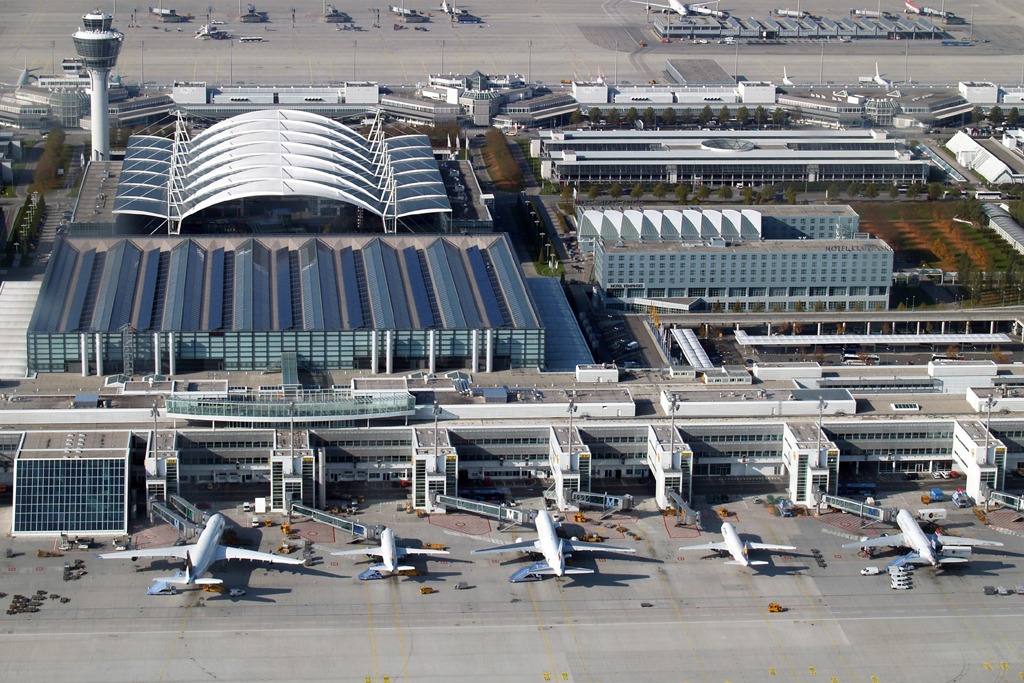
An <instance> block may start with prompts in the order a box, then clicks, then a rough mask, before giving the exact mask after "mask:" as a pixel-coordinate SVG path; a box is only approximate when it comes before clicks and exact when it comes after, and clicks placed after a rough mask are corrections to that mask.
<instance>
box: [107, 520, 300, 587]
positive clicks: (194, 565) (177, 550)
mask: <svg viewBox="0 0 1024 683" xmlns="http://www.w3.org/2000/svg"><path fill="white" fill-rule="evenodd" d="M226 525H227V520H225V519H224V515H222V514H220V513H217V514H215V515H213V516H212V517H210V519H209V521H208V522H207V523H206V528H205V529H203V533H201V534H199V540H198V541H196V543H195V545H176V546H172V547H170V548H136V549H135V550H122V551H118V552H113V553H100V554H99V557H101V558H103V559H104V560H117V559H123V558H127V557H130V558H131V559H133V560H136V559H138V558H140V557H177V558H180V559H183V560H185V571H183V572H178V573H177V574H175V575H174V576H165V577H162V578H158V579H154V580H153V585H152V586H150V588H149V591H148V592H149V594H150V595H155V594H156V592H158V591H159V590H160V589H161V588H166V587H167V585H168V584H179V585H181V584H184V585H191V584H199V585H202V584H214V583H224V582H223V581H222V580H221V579H214V578H207V577H204V576H203V575H204V574H206V572H208V571H209V570H210V566H211V565H212V564H213V563H214V562H219V561H220V560H254V561H257V562H273V563H275V564H292V565H297V564H302V560H299V559H294V558H291V557H283V556H281V555H272V554H270V553H260V552H256V551H255V550H243V549H241V548H231V547H229V546H226V545H221V543H220V539H221V536H223V535H224V527H225V526H226Z"/></svg>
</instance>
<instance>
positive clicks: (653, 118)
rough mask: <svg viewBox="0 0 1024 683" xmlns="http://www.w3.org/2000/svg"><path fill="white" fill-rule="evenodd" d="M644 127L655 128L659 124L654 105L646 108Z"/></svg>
mask: <svg viewBox="0 0 1024 683" xmlns="http://www.w3.org/2000/svg"><path fill="white" fill-rule="evenodd" d="M643 119H644V128H655V127H656V126H657V125H658V113H657V112H656V111H654V107H647V109H644V115H643Z"/></svg>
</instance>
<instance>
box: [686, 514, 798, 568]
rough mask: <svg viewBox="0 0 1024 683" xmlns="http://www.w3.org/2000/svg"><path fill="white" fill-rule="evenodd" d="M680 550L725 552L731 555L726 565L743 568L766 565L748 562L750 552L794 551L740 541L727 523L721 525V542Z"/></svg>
mask: <svg viewBox="0 0 1024 683" xmlns="http://www.w3.org/2000/svg"><path fill="white" fill-rule="evenodd" d="M680 550H725V551H727V552H728V553H729V554H730V555H732V558H733V559H731V560H729V561H728V562H726V564H738V565H740V566H743V567H752V566H754V565H761V564H768V563H767V562H765V561H764V560H750V559H748V558H747V554H748V553H749V552H750V551H751V550H796V548H795V547H794V546H791V545H775V544H772V543H754V542H752V541H741V540H740V535H739V534H737V533H736V528H735V527H734V526H733V525H732V524H730V523H729V522H725V523H724V524H722V540H721V541H719V542H718V543H704V544H702V545H686V546H683V547H682V548H680Z"/></svg>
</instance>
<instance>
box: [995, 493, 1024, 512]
mask: <svg viewBox="0 0 1024 683" xmlns="http://www.w3.org/2000/svg"><path fill="white" fill-rule="evenodd" d="M987 502H989V503H999V504H1000V505H1002V506H1004V507H1008V508H1013V509H1014V510H1016V511H1017V512H1022V511H1024V496H1015V495H1013V494H1012V493H1006V492H1005V491H992V492H990V493H989V494H988V501H987Z"/></svg>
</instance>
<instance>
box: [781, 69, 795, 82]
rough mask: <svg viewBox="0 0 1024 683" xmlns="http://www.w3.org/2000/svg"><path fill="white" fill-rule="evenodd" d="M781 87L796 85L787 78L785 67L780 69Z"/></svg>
mask: <svg viewBox="0 0 1024 683" xmlns="http://www.w3.org/2000/svg"><path fill="white" fill-rule="evenodd" d="M782 85H796V83H794V82H793V79H791V78H790V77H789V74H787V73H786V67H785V66H783V67H782Z"/></svg>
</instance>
